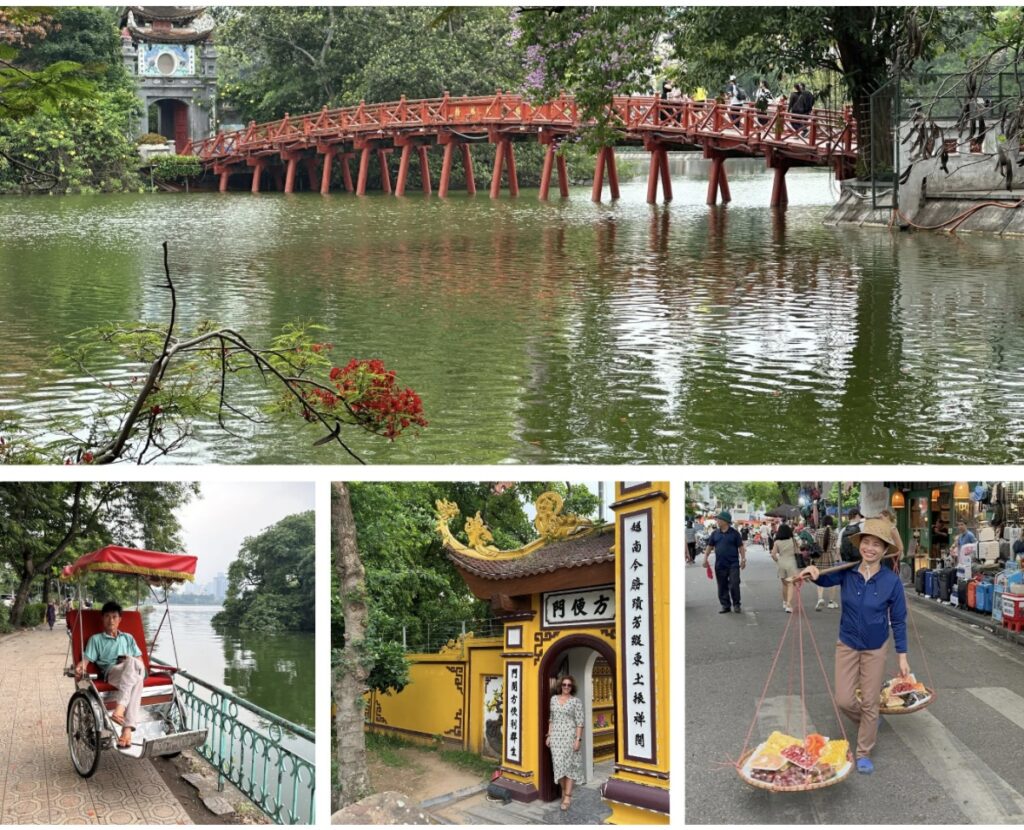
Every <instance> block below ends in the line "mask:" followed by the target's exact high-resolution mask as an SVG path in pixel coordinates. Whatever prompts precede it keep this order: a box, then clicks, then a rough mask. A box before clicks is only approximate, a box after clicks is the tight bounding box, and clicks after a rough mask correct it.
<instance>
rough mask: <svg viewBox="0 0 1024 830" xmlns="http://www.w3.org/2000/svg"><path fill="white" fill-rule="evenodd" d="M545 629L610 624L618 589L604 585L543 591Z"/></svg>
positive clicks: (542, 624)
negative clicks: (571, 589)
mask: <svg viewBox="0 0 1024 830" xmlns="http://www.w3.org/2000/svg"><path fill="white" fill-rule="evenodd" d="M542 599H543V604H544V620H543V622H542V623H541V627H542V628H571V627H573V626H583V625H591V626H592V625H608V624H609V623H613V622H615V588H614V586H612V585H601V586H599V587H597V588H582V589H577V590H574V591H552V592H550V593H547V594H544V595H543V597H542Z"/></svg>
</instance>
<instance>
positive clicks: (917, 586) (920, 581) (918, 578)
mask: <svg viewBox="0 0 1024 830" xmlns="http://www.w3.org/2000/svg"><path fill="white" fill-rule="evenodd" d="M926 573H928V569H927V568H921V570H919V571H918V572H917V573H915V574H914V590H915V591H917V593H918V595H920V594H923V593H924V575H925V574H926Z"/></svg>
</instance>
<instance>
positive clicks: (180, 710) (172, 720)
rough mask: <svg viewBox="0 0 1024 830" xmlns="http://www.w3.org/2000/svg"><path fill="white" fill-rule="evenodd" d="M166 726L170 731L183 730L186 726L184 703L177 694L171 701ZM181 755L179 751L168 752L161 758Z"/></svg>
mask: <svg viewBox="0 0 1024 830" xmlns="http://www.w3.org/2000/svg"><path fill="white" fill-rule="evenodd" d="M167 723H168V726H169V727H170V731H171V732H172V733H176V732H184V731H185V730H186V729H187V728H188V726H187V725H186V721H185V705H184V704H183V703H182V702H181V701H180V700H179V699H178V696H177V695H175V696H174V701H173V702H172V703H171V712H170V714H169V716H168V718H167ZM179 755H181V751H180V750H179V751H178V752H168V753H167V754H166V755H163V756H161V757H163V758H177V757H178V756H179Z"/></svg>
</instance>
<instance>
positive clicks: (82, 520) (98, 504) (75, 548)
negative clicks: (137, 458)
mask: <svg viewBox="0 0 1024 830" xmlns="http://www.w3.org/2000/svg"><path fill="white" fill-rule="evenodd" d="M195 492H197V488H196V487H195V486H194V485H188V484H182V483H176V482H136V483H123V482H71V483H64V482H17V483H16V482H4V483H0V561H3V562H4V563H6V564H7V565H8V566H9V567H10V568H11V569H12V570H13V571H14V573H15V574H16V576H17V580H18V587H17V590H16V593H15V599H14V605H13V606H12V608H11V612H10V621H11V623H12V624H13V625H18V624H20V623H21V620H22V615H23V614H24V611H25V606H26V605H27V604H28V600H29V598H30V596H31V593H32V591H33V589H34V588H35V587H36V586H38V585H39V584H40V582H41V581H42V580H46V579H49V578H50V577H51V576H52V569H53V568H54V567H59V566H61V565H64V564H67V563H68V562H70V561H71V560H72V559H73V558H74V557H75V556H79V555H81V554H83V553H87V552H88V551H89V550H91V549H93V548H96V547H100V546H102V545H105V544H123V545H130V546H141V547H146V548H150V549H164V550H168V549H169V550H174V549H177V548H180V545H181V539H180V536H179V532H180V527H179V525H178V522H177V519H176V518H175V517H174V510H175V509H176V508H177V507H178V506H180V505H182V504H184V503H186V502H187V501H188V500H189V498H191V495H192V494H193V493H195Z"/></svg>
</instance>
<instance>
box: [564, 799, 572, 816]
mask: <svg viewBox="0 0 1024 830" xmlns="http://www.w3.org/2000/svg"><path fill="white" fill-rule="evenodd" d="M571 804H572V796H571V795H564V796H562V812H563V813H564V812H565V811H566V810H568V809H569V807H570V805H571Z"/></svg>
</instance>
